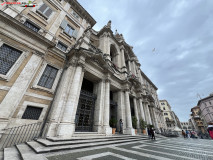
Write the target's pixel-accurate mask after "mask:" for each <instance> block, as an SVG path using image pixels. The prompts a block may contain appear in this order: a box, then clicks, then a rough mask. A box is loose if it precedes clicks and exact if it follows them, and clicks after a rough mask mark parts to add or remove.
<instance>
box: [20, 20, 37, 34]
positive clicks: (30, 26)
mask: <svg viewBox="0 0 213 160" xmlns="http://www.w3.org/2000/svg"><path fill="white" fill-rule="evenodd" d="M24 25H25V26H26V27H28V28H30V29H31V30H33V31H35V32H38V31H39V29H40V28H38V27H37V26H35V25H34V24H32V23H30V22H28V21H26V22H25V23H24Z"/></svg>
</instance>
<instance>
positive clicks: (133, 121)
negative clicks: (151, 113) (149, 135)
mask: <svg viewBox="0 0 213 160" xmlns="http://www.w3.org/2000/svg"><path fill="white" fill-rule="evenodd" d="M137 121H138V120H137V118H136V117H135V116H133V117H132V127H133V128H134V129H136V128H137Z"/></svg>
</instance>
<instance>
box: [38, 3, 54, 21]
mask: <svg viewBox="0 0 213 160" xmlns="http://www.w3.org/2000/svg"><path fill="white" fill-rule="evenodd" d="M37 11H38V12H39V13H40V14H42V15H43V16H44V17H45V18H49V17H50V15H51V14H52V12H53V11H52V9H51V8H50V7H48V6H47V5H46V4H42V5H41V7H40V8H39V9H38V10H37Z"/></svg>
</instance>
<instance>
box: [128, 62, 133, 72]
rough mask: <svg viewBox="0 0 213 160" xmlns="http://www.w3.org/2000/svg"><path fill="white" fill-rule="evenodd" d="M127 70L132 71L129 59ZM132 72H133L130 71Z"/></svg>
mask: <svg viewBox="0 0 213 160" xmlns="http://www.w3.org/2000/svg"><path fill="white" fill-rule="evenodd" d="M128 66H129V72H132V66H131V62H130V60H128ZM132 73H133V72H132Z"/></svg>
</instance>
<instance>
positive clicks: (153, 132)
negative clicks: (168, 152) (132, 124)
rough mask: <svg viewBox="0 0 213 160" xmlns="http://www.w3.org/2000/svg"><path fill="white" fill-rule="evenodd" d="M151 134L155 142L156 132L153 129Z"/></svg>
mask: <svg viewBox="0 0 213 160" xmlns="http://www.w3.org/2000/svg"><path fill="white" fill-rule="evenodd" d="M150 133H151V136H152V139H154V140H155V131H154V129H153V128H151V130H150Z"/></svg>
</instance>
